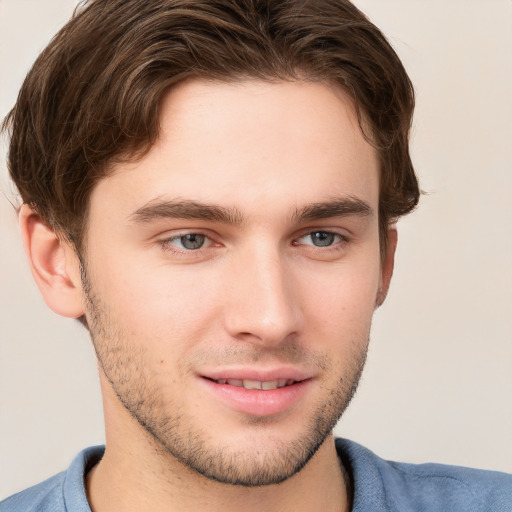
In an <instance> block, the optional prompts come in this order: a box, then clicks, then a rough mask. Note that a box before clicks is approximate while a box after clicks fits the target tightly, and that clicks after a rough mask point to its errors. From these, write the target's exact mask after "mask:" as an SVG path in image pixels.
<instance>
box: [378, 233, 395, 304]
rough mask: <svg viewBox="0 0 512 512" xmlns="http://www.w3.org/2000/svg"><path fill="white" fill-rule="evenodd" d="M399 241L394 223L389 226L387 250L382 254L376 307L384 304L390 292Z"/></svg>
mask: <svg viewBox="0 0 512 512" xmlns="http://www.w3.org/2000/svg"><path fill="white" fill-rule="evenodd" d="M397 242H398V233H397V230H396V225H394V224H393V225H392V226H390V227H389V228H388V232H387V245H386V252H385V254H384V255H383V256H382V263H381V272H380V282H379V290H378V292H377V299H376V301H375V306H376V307H379V306H381V305H382V304H383V302H384V300H385V299H386V296H387V294H388V290H389V285H390V283H391V277H392V275H393V269H394V266H395V252H396V245H397Z"/></svg>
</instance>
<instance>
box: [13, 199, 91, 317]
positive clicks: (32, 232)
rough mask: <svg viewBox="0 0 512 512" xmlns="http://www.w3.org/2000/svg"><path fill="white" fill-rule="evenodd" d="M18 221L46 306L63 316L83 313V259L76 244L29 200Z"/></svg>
mask: <svg viewBox="0 0 512 512" xmlns="http://www.w3.org/2000/svg"><path fill="white" fill-rule="evenodd" d="M19 223H20V230H21V237H22V240H23V246H24V248H25V252H26V254H27V257H28V261H29V265H30V270H31V271H32V276H33V277H34V280H35V281H36V284H37V286H38V288H39V290H40V292H41V294H42V295H43V299H44V301H45V302H46V304H47V306H48V307H49V308H50V309H51V310H52V311H54V312H55V313H57V314H59V315H62V316H66V317H70V318H78V317H81V316H82V315H83V314H84V309H83V302H82V286H81V280H80V261H79V259H78V256H77V255H76V253H75V251H74V249H73V247H72V246H71V244H69V243H67V242H65V241H63V240H61V239H60V238H59V237H58V236H57V234H56V233H55V231H54V230H53V229H52V228H51V227H49V226H48V225H47V224H46V223H45V222H43V219H42V218H41V217H40V215H38V214H37V213H36V212H34V211H33V210H32V209H31V208H30V207H29V206H27V205H26V204H24V205H23V206H22V207H21V208H20V212H19Z"/></svg>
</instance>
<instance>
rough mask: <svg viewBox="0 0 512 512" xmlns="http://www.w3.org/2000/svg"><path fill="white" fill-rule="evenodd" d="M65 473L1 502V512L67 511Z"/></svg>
mask: <svg viewBox="0 0 512 512" xmlns="http://www.w3.org/2000/svg"><path fill="white" fill-rule="evenodd" d="M64 478H65V473H64V472H62V473H59V474H58V475H55V476H53V477H52V478H49V479H48V480H45V481H44V482H41V483H39V484H37V485H34V486H33V487H29V488H28V489H25V490H24V491H21V492H19V493H17V494H14V495H12V496H10V497H9V498H7V499H5V500H4V501H2V502H0V512H18V511H20V512H21V511H23V512H36V511H40V510H45V511H48V512H57V511H59V512H62V511H63V510H65V508H64V502H63V492H62V486H63V483H64Z"/></svg>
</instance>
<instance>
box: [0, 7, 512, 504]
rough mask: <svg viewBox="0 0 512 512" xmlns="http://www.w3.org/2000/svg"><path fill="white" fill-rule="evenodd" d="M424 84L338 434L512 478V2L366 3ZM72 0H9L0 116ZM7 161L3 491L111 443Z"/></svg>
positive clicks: (0, 423) (0, 396)
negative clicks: (415, 183) (388, 251)
mask: <svg viewBox="0 0 512 512" xmlns="http://www.w3.org/2000/svg"><path fill="white" fill-rule="evenodd" d="M355 3H356V4H357V5H358V6H359V7H360V8H361V9H363V10H364V11H365V12H366V13H367V14H368V15H369V16H370V18H371V19H372V20H373V21H374V22H375V23H376V24H377V25H379V26H380V27H381V28H382V29H383V30H384V32H385V33H386V34H387V35H388V37H389V39H390V41H391V43H392V44H393V46H394V47H395V48H396V49H397V51H398V53H399V54H400V56H401V57H402V59H403V61H404V63H405V65H406V68H407V69H408V71H409V73H410V75H411V77H412V79H413V81H414V83H415V85H416V90H417V99H418V107H417V115H416V117H415V123H414V131H413V140H412V149H413V157H414V160H415V164H416V167H417V171H418V173H419V175H420V178H421V182H422V187H423V189H425V190H427V191H429V195H428V196H426V197H424V198H423V199H422V203H421V206H420V208H419V210H418V211H417V212H416V213H414V214H413V215H412V216H411V217H409V218H407V219H405V220H403V221H402V222H401V223H400V224H399V233H400V242H399V249H398V257H397V264H396V271H395V276H394V282H393V283H392V287H391V292H390V296H389V297H388V301H387V303H386V304H385V305H384V306H383V307H382V308H381V310H380V311H378V312H377V314H376V317H375V322H374V331H373V337H372V345H371V350H370V356H369V361H368V365H367V368H366V372H365V374H364V376H363V380H362V383H361V386H360V389H359V392H358V394H357V396H356V399H355V402H354V403H353V404H352V406H351V407H350V409H349V410H348V412H347V414H346V415H345V417H344V418H343V419H342V421H341V422H340V424H339V426H338V428H337V433H338V434H339V435H342V436H345V437H349V438H351V439H353V440H356V441H358V442H361V443H363V444H365V445H367V446H368V447H370V448H371V449H372V450H374V451H376V452H377V453H378V454H379V455H381V456H383V457H385V458H391V459H396V460H404V461H411V462H421V461H437V462H446V463H453V464H461V465H468V466H478V467H483V468H489V469H499V470H503V471H508V472H512V271H511V269H510V267H511V265H512V227H511V224H512V222H511V221H512V164H511V162H512V58H511V56H512V2H511V1H510V0H357V1H356V2H355ZM75 4H76V2H75V1H74V0H0V116H1V117H3V116H4V115H5V114H6V113H7V111H8V109H9V108H10V107H11V105H12V104H13V102H14V101H15V97H16V94H17V90H18V88H19V86H20V84H21V81H22V79H23V77H24V75H25V73H26V72H27V71H28V69H29V67H30V65H31V63H32V62H33V60H34V59H35V57H36V55H37V53H38V52H39V51H41V50H42V49H43V47H44V46H45V45H46V43H47V42H48V41H49V39H50V37H51V36H52V35H53V34H54V33H55V32H56V30H57V29H58V28H59V27H60V26H61V25H62V24H63V23H64V21H65V20H66V19H67V18H68V16H69V15H70V13H71V11H72V9H73V7H74V5H75ZM5 146H6V143H5V140H3V141H2V145H1V154H0V190H1V191H2V194H1V195H0V408H1V419H0V498H3V497H6V496H7V495H9V494H11V493H12V492H15V491H17V490H20V489H22V488H24V487H26V486H28V485H30V484H34V483H36V482H38V481H40V480H42V479H43V478H46V477H48V476H50V475H52V474H54V473H56V472H57V471H60V470H62V469H64V468H65V467H66V466H67V465H68V464H69V462H70V460H71V458H72V457H73V456H74V454H75V453H76V452H78V451H79V450H80V449H82V448H83V447H85V446H88V445H91V444H96V443H101V442H102V440H103V426H102V411H101V402H100V394H99V388H98V382H97V376H96V369H95V362H94V358H93V354H92V350H91V349H90V347H89V342H88V338H87V336H86V333H85V332H84V331H83V329H81V328H80V327H79V326H78V325H77V323H76V322H73V321H70V320H67V319H62V318H59V317H57V316H56V315H54V314H53V313H51V312H50V311H49V310H47V309H46V307H45V306H44V304H43V302H42V300H41V298H40V297H39V294H38V291H37V290H36V287H35V285H34V284H33V283H32V279H31V277H30V275H29V271H28V267H27V264H26V263H25V259H24V255H23V252H22V249H21V244H20V240H19V236H18V233H17V224H16V216H15V214H14V211H13V209H12V207H11V206H10V204H9V201H8V199H11V200H12V187H11V186H10V185H9V183H8V181H7V179H6V169H5Z"/></svg>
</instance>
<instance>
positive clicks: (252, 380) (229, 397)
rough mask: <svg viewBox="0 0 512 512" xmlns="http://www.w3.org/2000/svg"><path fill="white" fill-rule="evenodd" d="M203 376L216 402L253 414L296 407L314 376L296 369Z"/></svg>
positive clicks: (266, 414)
mask: <svg viewBox="0 0 512 512" xmlns="http://www.w3.org/2000/svg"><path fill="white" fill-rule="evenodd" d="M208 373H209V374H208V375H201V377H202V378H201V379H200V381H202V382H203V386H204V389H205V390H207V391H208V393H210V396H211V397H212V398H213V403H221V404H223V405H224V406H225V407H227V408H228V409H230V410H232V411H236V412H238V413H243V414H246V415H250V416H259V417H262V416H274V415H279V414H282V413H285V412H287V411H291V410H293V409H294V408H295V407H296V406H297V405H298V404H299V403H301V401H302V400H303V399H304V398H305V396H306V395H307V393H308V392H309V391H308V390H310V389H312V386H313V381H314V380H315V379H314V376H312V375H308V374H306V373H304V372H300V371H297V370H294V369H281V370H279V369H276V370H275V371H257V370H250V369H238V370H236V369H232V370H219V371H218V372H217V371H213V372H208Z"/></svg>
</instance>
